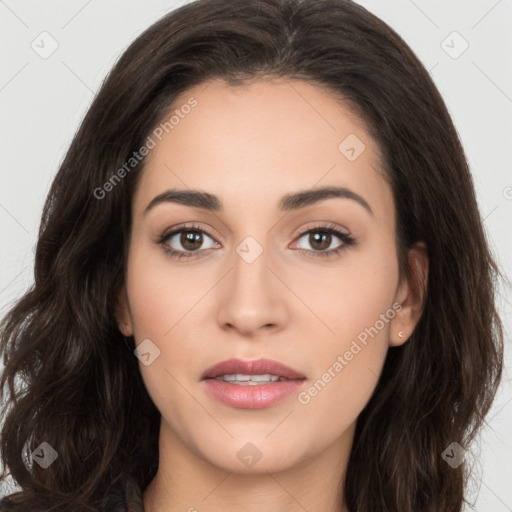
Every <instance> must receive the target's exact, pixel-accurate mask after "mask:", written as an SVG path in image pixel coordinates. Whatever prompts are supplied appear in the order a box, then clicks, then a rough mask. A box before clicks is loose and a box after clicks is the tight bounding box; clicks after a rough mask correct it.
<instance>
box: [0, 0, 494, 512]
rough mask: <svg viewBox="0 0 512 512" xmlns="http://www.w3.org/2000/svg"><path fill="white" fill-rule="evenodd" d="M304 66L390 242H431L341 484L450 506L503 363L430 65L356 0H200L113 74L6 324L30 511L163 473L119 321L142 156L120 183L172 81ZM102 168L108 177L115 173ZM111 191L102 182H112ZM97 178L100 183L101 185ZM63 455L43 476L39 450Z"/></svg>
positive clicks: (14, 467) (373, 500) (9, 447)
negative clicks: (334, 108) (372, 189)
mask: <svg viewBox="0 0 512 512" xmlns="http://www.w3.org/2000/svg"><path fill="white" fill-rule="evenodd" d="M273 77H279V78H285V79H298V80H304V81H308V82H310V83H312V84H316V85H318V86H321V87H325V88H326V89H327V90H329V91H330V92H331V93H332V94H333V95H335V96H336V98H339V100H340V102H344V104H345V105H349V106H350V109H351V110H352V111H353V112H354V113H355V114H356V115H357V116H359V118H360V119H362V120H363V121H364V122H365V124H366V126H367V127H368V130H369V132H370V134H371V135H372V136H373V137H374V139H375V140H376V142H377V144H378V147H379V149H380V152H381V161H382V170H383V172H384V174H385V176H386V178H387V180H388V182H389V184H390V186H391V188H392V192H393V198H394V203H395V207H396V211H397V220H396V233H397V240H398V244H397V255H398V259H399V263H400V272H401V275H403V274H404V273H407V272H409V269H408V267H407V259H406V254H407V250H408V249H409V248H410V247H412V246H413V245H414V244H415V243H416V242H419V241H424V242H425V244H426V246H427V250H428V258H429V279H428V288H427V293H426V296H425V299H424V309H423V313H422V316H421V319H420V321H419V323H418V324H417V326H416V329H415V330H414V332H413V333H412V335H411V337H410V339H409V340H408V342H407V343H405V344H404V345H402V346H399V347H393V348H390V349H389V351H388V355H387V358H386V361H385V365H384V368H383V372H382V374H381V377H380V380H379V382H378V384H377V387H376V389H375V392H374V393H373V395H372V397H371V399H370V401H369V402H368V404H367V405H366V407H365V408H364V410H363V411H362V413H361V414H360V416H359V417H358V420H357V426H356V432H355V437H354V444H353V447H352V451H351V454H350V459H349V463H348V468H347V476H346V479H345V481H344V482H340V485H343V486H344V492H345V496H346V502H347V505H348V508H349V510H350V511H351V512H370V511H371V512H374V511H376V510H378V511H387V512H391V511H396V512H434V511H435V512H438V511H439V510H443V511H444V512H456V511H460V510H461V508H462V505H463V503H464V501H465V491H466V488H467V483H468V478H469V475H470V472H469V471H468V469H467V465H466V463H464V464H462V465H460V466H458V467H457V468H452V467H451V466H450V465H448V464H447V463H446V462H445V461H444V460H443V458H442V453H443V451H444V450H445V449H446V448H447V447H448V446H449V445H450V444H451V443H453V442H457V443H459V444H460V445H461V446H462V447H464V448H468V447H469V445H470V443H471V442H472V440H473V439H474V437H475V435H476V434H477V433H478V431H479V429H480V427H481V426H482V422H483V419H484V417H485V415H486V414H487V412H488V410H489V408H490V406H491V404H492V402H493V400H494V397H495V394H496V390H497V387H498V384H499V381H500V378H501V373H502V359H503V327H502V324H501V321H500V318H499V316H498V314H497V307H496V289H497V280H498V278H499V277H501V273H500V271H499V269H498V267H497V265H496V263H495V261H494V260H493V257H492V254H491V252H490V250H489V246H488V243H487V240H486V236H485V232H484V229H483V224H482V220H481V217H480V214H479V210H478V206H477V202H476V198H475V192H474V186H473V181H472V177H471V174H470V170H469V168H468V164H467V160H466V157H465V155H464V151H463V148H462V146H461V143H460V141H459V138H458V135H457V132H456V130H455V128H454V125H453V122H452V120H451V118H450V116H449V114H448V111H447V108H446V106H445V104H444V102H443V100H442V98H441V96H440V94H439V92H438V91H437V89H436V87H435V85H434V83H433V81H432V80H431V78H430V76H429V73H428V72H427V71H426V70H425V68H424V67H423V65H422V64H421V63H420V61H419V60H418V58H417V57H416V56H415V54H414V53H413V51H412V50H411V49H410V48H409V47H408V46H407V44H406V43H405V42H404V41H403V39H402V38H400V37H399V36H398V35H397V34H396V33H395V32H394V31H393V30H392V29H391V28H390V27H389V26H388V25H387V24H385V23H384V22H383V21H381V20H379V19H378V18H376V17H375V16H374V15H372V14H371V13H369V12H368V11H367V10H366V9H364V8H363V7H361V6H359V5H357V4H355V3H352V2H350V1H348V0H260V1H252V0H249V1H248V0H229V1H227V0H198V1H195V2H192V3H189V4H186V5H184V6H182V7H180V8H178V9H175V10H174V11H171V12H169V13H168V14H167V15H165V16H164V17H163V18H161V19H160V20H159V21H158V22H156V23H155V24H154V25H152V26H151V27H149V28H148V29H147V30H146V31H145V32H143V33H142V34H141V35H140V36H139V37H138V38H137V39H136V40H135V41H134V42H133V43H132V44H131V45H130V46H129V47H128V49H127V50H126V51H125V52H124V53H123V54H122V55H121V56H120V58H119V59H118V61H117V62H116V64H115V66H114V67H113V69H112V70H111V71H110V73H109V74H108V76H107V77H106V78H105V80H104V82H103V84H102V86H101V88H100V90H99V91H98V93H97V95H96V97H95V98H94V100H93V102H92V104H91V106H90V108H89V109H88V112H87V114H86V115H85V117H84V119H83V121H82V123H81V125H80V127H79V129H78V131H77V132H76V134H75V136H74V138H73V141H72V143H71V145H70V147H69V149H68V151H67V153H66V155H65V157H64V159H63V161H62V163H61V165H60V167H59V169H58V172H57V174H56V176H55V179H54V181H53V183H52V186H51V189H50V191H49V193H48V196H47V199H46V202H45V205H44V210H43V214H42V219H41V224H40V229H39V234H38V241H37V246H36V252H35V268H34V283H33V285H32V286H31V287H30V288H29V289H28V291H27V292H26V293H25V294H24V295H23V296H22V297H21V298H20V299H19V300H18V301H17V302H16V303H15V304H14V305H13V306H12V307H11V309H10V310H9V311H8V313H7V314H6V315H5V317H4V318H3V320H2V323H1V338H0V351H1V354H2V357H3V362H4V365H5V369H4V371H3V374H2V377H1V380H0V390H1V392H2V397H3V399H4V401H3V404H2V407H3V409H2V412H3V422H2V430H1V459H2V463H3V465H4V474H3V475H2V478H6V477H7V475H8V474H9V473H10V475H11V476H12V478H13V480H14V481H15V483H16V484H17V485H18V486H19V487H20V489H21V490H20V491H19V492H17V493H15V494H13V495H12V496H10V497H8V498H5V499H4V502H5V503H17V504H20V506H21V505H25V506H26V507H27V508H29V509H30V510H31V511H36V510H37V511H50V510H52V511H53V510H55V511H58V510H65V511H67V512H69V511H71V512H73V511H79V510H97V509H98V507H99V506H100V504H101V503H102V498H104V496H105V495H106V493H107V492H108V490H109V488H110V486H111V485H112V484H113V483H114V482H116V481H118V479H119V478H120V475H122V474H128V475H131V477H133V478H134V479H135V480H136V482H137V483H138V485H140V487H141V488H142V489H143V488H144V487H145V486H146V485H147V484H148V483H149V482H150V481H151V479H152V478H153V476H154V475H155V473H156V469H157V466H158V432H159V424H160V414H159V412H158V410H157V409H156V407H155V405H154V404H153V403H152V401H151V398H150V396H149V395H148V393H147V391H146V389H145V386H144V383H143V381H142V378H141V375H140V372H139V367H138V361H137V359H136V357H134V354H133V350H134V347H135V343H134V339H133V337H131V338H125V337H123V336H122V334H121V333H120V332H119V330H118V327H117V323H116V321H115V304H116V297H117V292H118V290H119V289H120V286H121V285H122V283H123V282H124V272H125V264H126V256H127V248H128V242H129V233H130V227H131V210H130V208H131V198H132V196H133V192H134V190H135V187H136V184H137V180H138V177H139V176H140V173H141V171H142V170H143V169H144V159H142V160H141V162H140V163H139V164H138V165H136V166H134V168H133V169H130V172H129V173H126V176H124V178H123V180H122V183H116V184H115V186H111V187H110V188H109V191H108V193H105V194H101V195H103V197H99V196H100V194H99V193H98V192H97V191H98V189H99V188H101V187H102V186H103V185H104V184H106V183H107V182H108V183H111V184H112V183H113V182H112V180H113V179H114V174H115V172H116V170H118V169H120V168H121V167H122V166H123V165H124V164H125V163H126V162H127V161H128V160H129V159H130V158H131V157H132V156H133V153H134V152H136V151H137V150H138V149H139V148H140V147H141V146H143V144H144V141H145V140H146V139H147V137H148V135H149V134H150V133H152V130H154V128H155V127H156V126H158V123H159V121H161V120H162V119H163V118H164V116H165V115H166V113H168V112H169V109H170V108H171V106H172V105H173V102H175V99H176V98H177V96H178V95H179V94H182V93H183V92H186V91H187V90H188V89H189V88H191V87H193V86H195V85H198V84H201V83H203V82H206V81H207V80H211V79H222V80H225V81H226V83H228V84H236V85H243V84H244V83H246V81H247V80H250V79H253V78H260V79H272V78H273ZM109 180H110V181H109ZM103 189H105V187H104V188H103ZM95 191H96V193H95ZM42 442H47V443H49V444H50V445H51V446H52V447H53V448H54V449H55V450H56V451H57V453H58V463H55V464H52V465H51V466H50V467H49V468H47V469H44V470H43V469H42V468H40V467H39V466H38V465H37V464H32V463H31V459H30V454H31V453H32V451H33V450H34V449H35V448H36V447H37V446H38V445H40V444H41V443H42Z"/></svg>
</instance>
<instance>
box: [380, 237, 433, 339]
mask: <svg viewBox="0 0 512 512" xmlns="http://www.w3.org/2000/svg"><path fill="white" fill-rule="evenodd" d="M408 261H409V272H408V274H407V275H406V276H404V277H403V279H402V282H401V283H400V285H399V287H398V290H397V294H396V300H397V301H398V302H399V303H400V304H401V309H400V311H398V312H397V314H396V316H395V318H394V319H393V321H392V322H391V329H390V333H389V345H390V346H399V345H402V344H404V343H405V342H406V341H407V340H408V339H409V338H410V336H411V334H412V332H413V331H414V329H415V327H416V325H417V323H418V322H419V320H420V318H421V315H422V313H423V307H424V303H425V299H426V293H427V285H428V254H427V247H426V245H425V243H424V242H418V243H417V244H415V245H414V246H413V247H412V248H411V249H409V254H408Z"/></svg>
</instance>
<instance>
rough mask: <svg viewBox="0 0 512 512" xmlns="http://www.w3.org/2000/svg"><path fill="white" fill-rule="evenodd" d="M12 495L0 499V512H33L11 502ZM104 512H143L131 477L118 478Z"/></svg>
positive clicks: (105, 503) (137, 490)
mask: <svg viewBox="0 0 512 512" xmlns="http://www.w3.org/2000/svg"><path fill="white" fill-rule="evenodd" d="M12 496H13V495H10V496H4V497H3V498H1V499H0V512H33V508H32V507H30V506H28V505H26V504H19V503H15V502H13V501H11V498H12ZM101 510H102V511H104V512H144V506H143V502H142V490H141V488H140V487H139V485H138V484H137V482H136V480H135V479H134V478H133V477H131V476H123V477H120V478H119V480H117V482H116V483H115V484H113V485H112V487H111V488H110V490H109V491H108V493H107V495H106V496H105V500H104V505H103V507H102V508H101Z"/></svg>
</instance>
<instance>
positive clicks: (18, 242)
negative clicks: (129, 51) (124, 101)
mask: <svg viewBox="0 0 512 512" xmlns="http://www.w3.org/2000/svg"><path fill="white" fill-rule="evenodd" d="M184 3H188V2H186V1H179V2H178V1H173V0H145V1H142V0H124V1H123V2H120V1H114V0H108V1H105V0H104V1H101V2H100V1H98V0H47V1H45V2H40V1H38V0H0V52H1V53H0V172H1V182H0V185H1V186H0V240H1V242H0V243H1V245H0V315H3V314H5V312H6V310H7V308H8V307H9V305H10V304H12V302H13V301H14V300H15V299H16V298H17V297H18V296H19V295H20V294H21V293H22V292H23V291H24V290H25V288H26V287H27V286H29V285H30V283H31V280H32V276H33V257H34V247H35V242H36V238H37V232H38V228H39V222H40V216H41V210H42V206H43V201H44V199H45V196H46V194H47V192H48V189H49V185H50V183H51V181H52V179H53V177H54V175H55V173H56V171H57V169H58V166H59V163H60V162H61V160H62V158H63V156H64V154H65V151H66V149H67V147H68V145H69V143H70V141H71V138H72V136H73V134H74V132H75V130H76V129H77V127H78V124H79V122H80V120H81V118H82V117H83V115H84V114H85V112H86V110H87V108H88V106H89V104H90V102H91V100H92V98H93V96H94V94H95V92H96V91H97V90H98V88H99V86H100V84H101V82H102V80H103V78H104V77H105V75H106V73H107V72H108V70H109V69H110V68H111V67H112V65H113V64H114V62H115V61H116V59H117V58H118V57H119V55H120V54H121V53H122V52H123V51H124V50H125V49H126V47H127V45H128V44H129V43H130V42H131V41H132V40H133V39H134V38H135V37H136V36H137V35H139V34H140V33H141V32H142V31H143V30H144V29H146V28H147V27H148V26H149V25H150V24H152V23H153V22H154V21H156V20H157V19H158V18H160V17H161V16H162V15H163V14H164V13H166V12H168V11H169V10H172V9H174V8H175V7H177V6H179V5H182V4H184ZM359 3H361V4H362V5H364V6H365V7H366V8H368V9H369V10H370V11H372V12H373V13H375V14H376V15H377V16H379V17H380V18H381V19H383V20H384V21H386V22H387V23H388V24H389V25H391V26H392V27H393V28H394V29H395V30H396V31H397V32H398V33H399V34H400V35H401V36H402V37H403V38H404V39H405V40H406V41H407V42H408V43H409V45H410V46H411V47H412V49H413V50H414V51H415V52H416V54H417V55H418V57H419V58H420V59H421V61H422V62H423V63H424V65H425V66H426V68H427V69H428V70H429V71H430V73H431V75H432V77H433V79H434V81H435V83H436V85H437V86H438V88H439V90H440V92H441V94H442V95H443V97H444V99H445V101H446V103H447V105H448V108H449V110H450V112H451V114H452V116H453V119H454V121H455V125H456V127H457V130H458V132H459V134H460V137H461V139H462V142H463V145H464V148H465V150H466V153H467V156H468V159H469V163H470V166H471V171H472V174H473V177H474V182H475V187H476V192H477V196H478V201H479V206H480V210H481V214H482V218H483V219H484V225H485V228H486V231H487V235H488V238H489V242H490V244H491V247H492V250H493V252H494V254H495V256H496V258H497V260H498V262H499V263H500V265H501V268H502V270H503V272H504V273H505V274H506V275H507V276H508V277H510V276H511V275H512V272H511V267H512V242H511V239H512V237H511V234H512V233H511V231H512V230H511V221H512V171H511V164H512V157H511V153H510V148H511V144H512V137H511V135H512V66H511V62H512V59H511V57H510V56H511V54H512V35H511V30H510V29H511V28H512V0H478V1H477V0H473V1H467V2H462V1H460V0H459V1H457V0H449V1H447V0H428V1H427V0H393V1H386V2H384V1H382V0H359ZM42 40H43V41H44V42H43V43H42V42H41V41H42ZM52 51H53V53H51V55H46V54H45V52H46V53H49V52H52ZM454 235H456V233H454ZM499 304H500V312H501V315H502V318H503V320H504V323H505V328H506V347H505V349H506V367H507V369H506V371H505V376H504V380H503V383H502V386H501V389H500V392H499V395H498V397H497V400H496V402H495V405H494V407H493V409H492V410H491V412H490V414H489V416H488V419H487V420H488V421H487V426H486V428H485V430H484V431H483V433H482V436H481V440H480V443H479V444H478V445H475V446H474V447H473V451H474V452H475V455H476V456H477V458H478V461H479V462H478V466H477V468H476V470H477V471H478V472H479V475H477V476H476V478H475V479H474V483H473V491H474V493H473V496H474V497H475V499H476V502H475V504H474V506H473V507H472V508H468V509H467V510H476V511H479V512H505V511H512V486H511V485H510V482H511V481H512V479H511V477H512V470H511V469H510V461H511V460H512V440H511V436H510V435H511V434H512V386H511V384H510V382H511V381H510V369H511V367H512V365H511V359H510V354H509V349H510V332H511V328H510V327H511V319H510V316H511V309H512V294H511V290H510V289H509V288H507V287H502V288H501V290H500V298H499ZM0 370H1V367H0ZM13 490H14V488H12V487H8V486H7V487H6V488H5V489H4V490H3V492H4V493H10V492H12V491H13ZM477 494H478V496H477ZM476 496H477V497H476Z"/></svg>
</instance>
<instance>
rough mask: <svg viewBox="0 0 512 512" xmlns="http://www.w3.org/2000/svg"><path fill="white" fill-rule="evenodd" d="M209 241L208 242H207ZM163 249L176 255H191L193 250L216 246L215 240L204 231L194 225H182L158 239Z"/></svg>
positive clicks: (198, 250) (199, 250)
mask: <svg viewBox="0 0 512 512" xmlns="http://www.w3.org/2000/svg"><path fill="white" fill-rule="evenodd" d="M208 241H209V244H207V242H208ZM159 243H160V244H162V245H163V246H164V249H165V250H166V251H167V252H169V253H171V254H172V255H173V256H176V257H182V256H183V257H187V256H192V255H193V253H194V252H201V251H202V250H203V249H210V248H212V247H217V246H218V244H217V242H216V241H215V240H214V239H213V237H211V236H210V235H209V234H208V233H206V231H204V230H203V229H200V228H196V227H183V228H180V229H176V230H174V231H172V232H171V233H168V234H166V235H164V236H163V237H162V238H161V239H160V241H159Z"/></svg>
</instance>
